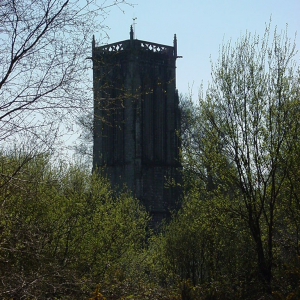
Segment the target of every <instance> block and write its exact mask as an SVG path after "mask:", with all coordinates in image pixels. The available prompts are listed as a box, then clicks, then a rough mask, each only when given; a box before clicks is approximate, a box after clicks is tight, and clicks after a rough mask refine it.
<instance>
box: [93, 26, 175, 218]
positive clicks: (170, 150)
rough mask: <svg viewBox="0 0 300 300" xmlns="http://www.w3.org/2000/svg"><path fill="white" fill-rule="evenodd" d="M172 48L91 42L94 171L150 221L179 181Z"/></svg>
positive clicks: (166, 209) (169, 206) (169, 203)
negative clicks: (137, 203) (131, 198)
mask: <svg viewBox="0 0 300 300" xmlns="http://www.w3.org/2000/svg"><path fill="white" fill-rule="evenodd" d="M176 58H177V40H176V35H175V36H174V43H173V46H166V45H161V44H156V43H152V42H146V41H141V40H137V39H134V33H133V29H132V27H131V30H130V39H129V40H125V41H121V42H118V43H113V44H109V45H105V46H101V47H96V46H95V41H94V40H93V56H92V59H93V80H94V149H93V165H94V168H97V167H101V168H103V170H104V172H105V174H106V175H107V176H108V178H109V179H110V181H111V183H112V185H113V186H114V187H122V186H123V185H124V184H125V185H126V186H127V187H128V188H129V189H130V190H131V191H132V192H133V194H134V195H135V196H136V197H137V198H138V199H140V200H141V201H142V203H143V204H144V205H145V206H146V208H147V210H148V211H149V212H150V213H151V215H152V216H153V220H154V222H159V221H161V220H162V219H163V218H165V217H167V216H168V215H169V213H170V211H171V210H173V209H174V208H175V207H176V204H177V202H178V198H179V190H180V189H179V188H178V187H176V186H174V185H172V184H170V182H171V181H173V182H178V181H180V162H179V147H180V142H179V137H178V134H179V129H180V111H179V108H178V93H177V90H176Z"/></svg>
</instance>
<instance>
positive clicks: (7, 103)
mask: <svg viewBox="0 0 300 300" xmlns="http://www.w3.org/2000/svg"><path fill="white" fill-rule="evenodd" d="M124 4H126V2H125V1H124V0H121V1H120V0H110V1H101V4H100V3H98V1H97V0H86V1H80V0H39V1H37V0H2V1H1V4H0V141H8V140H9V139H11V138H12V137H14V136H15V135H16V134H17V133H19V134H20V133H21V134H23V132H24V131H26V132H27V134H28V133H30V132H31V133H32V134H33V135H38V134H37V131H36V129H37V128H39V129H41V128H42V129H43V130H46V129H45V128H49V126H50V128H53V126H54V127H57V126H58V125H59V124H61V123H63V122H64V121H66V120H67V122H70V117H72V116H74V115H76V114H77V113H78V110H82V109H85V108H90V107H91V104H92V102H91V99H92V89H91V80H90V78H89V76H88V69H89V68H90V67H91V64H90V62H89V60H87V59H86V58H87V57H88V56H90V55H89V53H90V52H91V40H92V35H93V34H94V33H97V32H99V31H105V26H104V25H103V21H104V20H105V16H106V14H107V13H109V11H110V8H112V7H113V6H116V7H119V8H121V7H122V5H124ZM67 122H66V123H67ZM51 130H52V129H51Z"/></svg>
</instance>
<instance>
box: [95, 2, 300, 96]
mask: <svg viewBox="0 0 300 300" xmlns="http://www.w3.org/2000/svg"><path fill="white" fill-rule="evenodd" d="M128 1H131V3H133V4H135V5H134V7H130V6H123V5H122V6H121V8H122V9H123V10H124V13H123V12H122V11H121V10H118V9H116V8H114V9H113V10H111V12H110V14H109V15H108V16H107V19H106V20H105V22H104V24H105V25H107V26H109V27H110V30H109V31H108V34H109V36H110V39H109V41H108V43H114V42H118V41H121V40H126V39H129V29H130V25H131V24H132V22H133V18H137V19H136V21H135V22H136V23H137V24H136V25H135V34H136V38H137V39H140V40H145V41H150V42H154V43H160V44H166V45H172V44H173V37H174V34H175V33H176V35H177V40H178V55H182V56H183V58H180V59H178V60H177V88H178V90H179V92H180V93H187V92H188V91H189V88H191V87H193V94H194V97H197V94H198V89H199V86H200V84H201V82H202V81H203V83H204V86H206V85H207V82H208V81H209V80H210V72H211V63H210V57H211V59H212V61H213V62H216V60H217V58H218V53H219V47H220V45H221V44H222V43H223V41H224V42H225V43H227V41H229V40H230V39H231V40H232V42H235V41H236V40H237V39H238V38H239V37H240V36H241V35H243V34H244V33H245V32H246V31H249V32H251V33H255V32H256V33H258V34H259V35H263V33H264V30H265V24H266V23H269V20H270V18H272V23H271V24H272V27H273V28H274V27H275V25H276V26H277V28H278V31H281V30H284V29H285V27H286V24H288V35H289V37H291V38H294V36H295V32H296V31H298V32H299V34H298V35H297V38H296V44H297V49H300V0H285V1H283V0H247V1H246V0H206V1H205V0H202V1H200V0H185V1H183V0H182V1H179V0H128ZM102 37H103V35H102ZM100 38H101V36H100V34H99V33H98V34H97V35H96V40H98V41H99V40H100ZM297 59H298V61H299V54H298V55H297Z"/></svg>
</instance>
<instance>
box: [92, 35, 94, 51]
mask: <svg viewBox="0 0 300 300" xmlns="http://www.w3.org/2000/svg"><path fill="white" fill-rule="evenodd" d="M94 48H95V35H94V34H93V40H92V49H94Z"/></svg>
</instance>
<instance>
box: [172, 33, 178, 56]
mask: <svg viewBox="0 0 300 300" xmlns="http://www.w3.org/2000/svg"><path fill="white" fill-rule="evenodd" d="M173 46H174V56H175V57H177V37H176V34H174V40H173Z"/></svg>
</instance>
